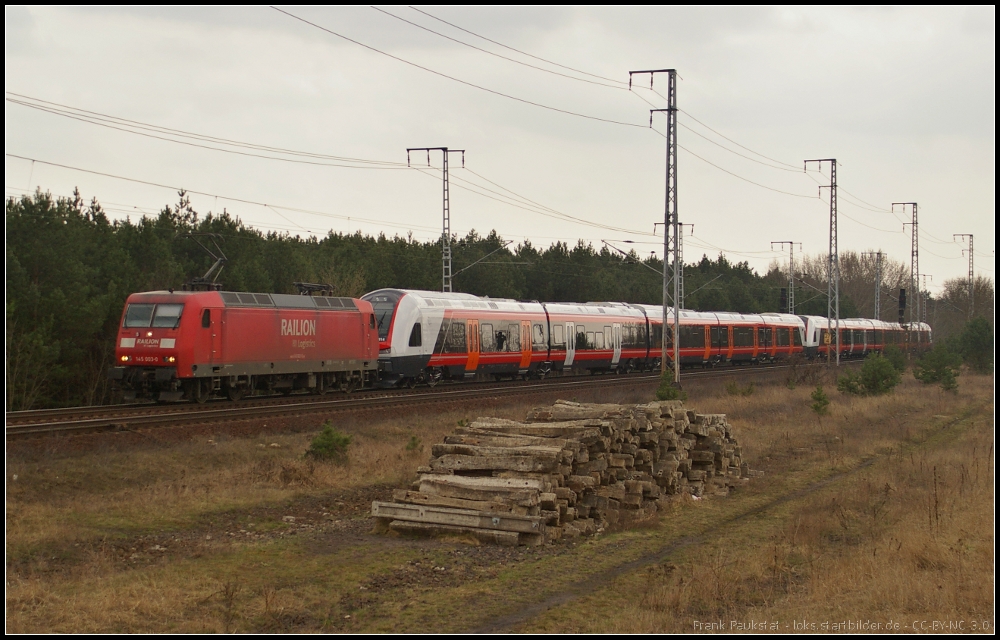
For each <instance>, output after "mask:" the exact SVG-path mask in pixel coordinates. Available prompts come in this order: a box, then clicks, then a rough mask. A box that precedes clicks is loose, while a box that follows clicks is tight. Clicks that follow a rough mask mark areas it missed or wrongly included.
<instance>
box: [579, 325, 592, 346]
mask: <svg viewBox="0 0 1000 640" xmlns="http://www.w3.org/2000/svg"><path fill="white" fill-rule="evenodd" d="M591 335H593V334H591ZM576 348H577V349H586V348H587V327H585V326H583V325H582V324H578V325H576Z"/></svg>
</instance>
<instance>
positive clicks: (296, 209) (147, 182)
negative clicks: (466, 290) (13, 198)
mask: <svg viewBox="0 0 1000 640" xmlns="http://www.w3.org/2000/svg"><path fill="white" fill-rule="evenodd" d="M4 155H5V156H7V157H8V158H17V159H19V160H27V161H29V162H35V163H38V164H43V165H47V166H50V167H59V168H61V169H69V170H71V171H79V172H81V173H89V174H91V175H96V176H103V177H106V178H113V179H115V180H124V181H126V182H134V183H136V184H144V185H148V186H151V187H159V188H162V189H170V190H171V191H184V192H185V193H191V194H194V195H200V196H208V197H211V198H220V199H222V200H228V201H230V202H240V203H243V204H250V205H256V206H259V207H266V208H272V209H273V208H278V209H282V210H283V211H294V212H297V213H308V214H312V215H317V216H324V217H327V218H334V219H338V220H347V221H356V222H364V223H371V224H379V225H384V226H389V227H399V228H403V229H408V228H411V227H419V226H420V225H404V224H400V223H397V222H391V221H388V220H376V219H372V218H362V217H358V216H345V215H339V214H336V213H329V212H326V211H316V210H314V209H302V208H299V207H289V206H286V205H279V204H275V203H267V202H260V201H258V200H249V199H247V198H238V197H235V196H225V195H222V194H218V193H211V192H208V191H197V190H195V189H186V188H184V187H178V186H174V185H169V184H163V183H161V182H153V181H151V180H140V179H138V178H129V177H127V176H120V175H116V174H113V173H107V172H104V171H94V170H92V169H84V168H82V167H74V166H71V165H67V164H60V163H58V162H48V161H46V160H39V159H37V158H28V157H26V156H21V155H17V154H13V153H5V154H4Z"/></svg>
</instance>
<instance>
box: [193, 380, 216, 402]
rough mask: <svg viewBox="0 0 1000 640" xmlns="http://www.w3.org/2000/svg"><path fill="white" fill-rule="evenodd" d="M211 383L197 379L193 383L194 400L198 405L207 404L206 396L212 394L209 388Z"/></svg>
mask: <svg viewBox="0 0 1000 640" xmlns="http://www.w3.org/2000/svg"><path fill="white" fill-rule="evenodd" d="M211 384H212V381H211V380H205V379H199V380H195V382H194V400H195V402H197V403H198V404H205V403H206V402H208V396H209V395H210V394H211V392H212V387H211Z"/></svg>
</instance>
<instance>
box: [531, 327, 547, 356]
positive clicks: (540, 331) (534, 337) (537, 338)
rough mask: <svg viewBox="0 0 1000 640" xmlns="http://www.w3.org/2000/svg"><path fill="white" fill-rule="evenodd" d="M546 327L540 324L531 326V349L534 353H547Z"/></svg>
mask: <svg viewBox="0 0 1000 640" xmlns="http://www.w3.org/2000/svg"><path fill="white" fill-rule="evenodd" d="M547 346H548V345H547V344H546V343H545V327H544V326H542V325H540V324H533V325H531V348H532V350H534V351H545V350H546V348H547Z"/></svg>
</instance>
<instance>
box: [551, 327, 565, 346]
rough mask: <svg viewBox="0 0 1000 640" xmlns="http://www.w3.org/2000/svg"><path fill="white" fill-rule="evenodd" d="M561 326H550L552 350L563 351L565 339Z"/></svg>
mask: <svg viewBox="0 0 1000 640" xmlns="http://www.w3.org/2000/svg"><path fill="white" fill-rule="evenodd" d="M563 329H564V327H563V326H562V325H561V324H555V325H552V347H553V348H554V349H565V348H566V338H565V335H564V332H563Z"/></svg>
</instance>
